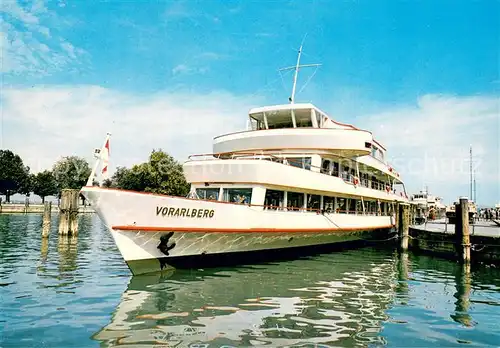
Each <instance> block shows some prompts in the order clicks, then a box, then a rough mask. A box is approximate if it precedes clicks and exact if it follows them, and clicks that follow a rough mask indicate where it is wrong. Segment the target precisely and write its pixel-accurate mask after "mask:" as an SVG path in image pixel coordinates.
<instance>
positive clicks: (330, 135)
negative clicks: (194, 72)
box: [213, 103, 374, 158]
mask: <svg viewBox="0 0 500 348" xmlns="http://www.w3.org/2000/svg"><path fill="white" fill-rule="evenodd" d="M248 117H249V121H248V126H247V130H246V131H242V132H236V133H230V134H225V135H221V136H218V137H216V138H214V143H213V152H214V153H215V154H220V155H224V154H227V155H231V154H234V153H238V152H246V153H249V152H260V153H262V152H270V153H273V152H290V151H302V152H304V151H305V152H314V153H317V154H329V155H337V156H342V157H347V158H350V157H358V156H364V155H369V154H370V153H371V152H372V150H371V149H372V143H373V141H374V140H373V137H372V134H371V133H370V132H369V131H365V130H361V129H358V128H356V127H354V126H351V125H347V124H342V123H339V122H335V121H333V120H332V119H330V118H329V117H328V116H327V115H326V114H325V113H324V112H323V111H321V110H320V109H318V108H317V107H315V106H314V105H313V104H309V103H301V104H286V105H275V106H268V107H260V108H254V109H251V110H250V111H249V114H248Z"/></svg>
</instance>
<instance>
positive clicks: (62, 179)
mask: <svg viewBox="0 0 500 348" xmlns="http://www.w3.org/2000/svg"><path fill="white" fill-rule="evenodd" d="M90 172H91V169H90V166H89V164H88V162H87V161H86V160H85V159H83V158H81V157H77V156H68V157H64V158H63V159H61V160H59V161H58V162H56V163H55V164H54V167H53V169H52V173H53V175H54V178H55V180H56V186H57V193H58V194H60V193H61V190H62V189H81V188H82V187H83V186H85V184H86V183H87V179H88V177H89V175H90Z"/></svg>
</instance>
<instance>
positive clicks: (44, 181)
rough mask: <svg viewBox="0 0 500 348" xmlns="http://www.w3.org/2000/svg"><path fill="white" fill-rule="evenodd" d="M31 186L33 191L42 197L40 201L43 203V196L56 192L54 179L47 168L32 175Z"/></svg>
mask: <svg viewBox="0 0 500 348" xmlns="http://www.w3.org/2000/svg"><path fill="white" fill-rule="evenodd" d="M32 187H33V193H34V194H36V195H38V196H40V197H41V198H42V203H45V197H47V196H51V195H55V194H57V193H58V190H57V182H56V179H55V177H54V174H52V172H51V171H49V170H45V171H43V172H40V173H38V174H36V175H32Z"/></svg>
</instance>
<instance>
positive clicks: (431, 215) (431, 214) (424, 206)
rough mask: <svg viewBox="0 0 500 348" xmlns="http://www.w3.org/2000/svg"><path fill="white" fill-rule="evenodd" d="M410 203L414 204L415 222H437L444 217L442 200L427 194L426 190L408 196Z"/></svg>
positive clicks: (444, 208)
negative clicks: (415, 209)
mask: <svg viewBox="0 0 500 348" xmlns="http://www.w3.org/2000/svg"><path fill="white" fill-rule="evenodd" d="M410 202H412V203H414V204H416V208H417V211H416V220H417V221H419V222H422V223H423V222H425V221H426V220H427V219H429V220H437V219H441V218H444V217H445V213H446V205H445V204H444V203H443V201H442V198H441V197H438V196H434V195H432V194H430V193H429V190H428V189H427V188H426V189H425V190H423V191H420V192H419V193H416V194H414V195H412V196H410Z"/></svg>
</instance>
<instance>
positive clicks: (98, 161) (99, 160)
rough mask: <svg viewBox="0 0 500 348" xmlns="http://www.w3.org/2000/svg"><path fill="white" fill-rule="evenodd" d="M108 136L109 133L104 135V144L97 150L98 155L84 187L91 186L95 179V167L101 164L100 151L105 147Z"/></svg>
mask: <svg viewBox="0 0 500 348" xmlns="http://www.w3.org/2000/svg"><path fill="white" fill-rule="evenodd" d="M110 135H111V133H109V132H108V133H106V139H104V143H103V144H102V147H101V149H100V150H99V154H98V155H97V156H96V160H95V163H94V168H92V172H90V176H89V178H88V180H87V185H86V186H92V184H93V183H94V177H95V173H96V172H97V167H98V166H99V163H101V160H102V151H103V150H104V147H105V146H106V143H107V142H108V140H109V137H110ZM94 156H95V152H94Z"/></svg>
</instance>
